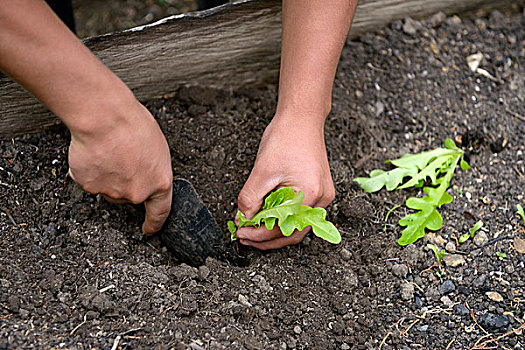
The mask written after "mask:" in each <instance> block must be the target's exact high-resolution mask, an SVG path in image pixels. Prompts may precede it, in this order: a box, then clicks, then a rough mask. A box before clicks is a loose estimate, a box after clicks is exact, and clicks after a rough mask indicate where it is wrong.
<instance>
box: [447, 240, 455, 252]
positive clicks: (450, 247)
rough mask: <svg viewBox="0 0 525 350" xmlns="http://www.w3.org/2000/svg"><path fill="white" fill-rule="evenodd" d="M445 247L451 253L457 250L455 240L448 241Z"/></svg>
mask: <svg viewBox="0 0 525 350" xmlns="http://www.w3.org/2000/svg"><path fill="white" fill-rule="evenodd" d="M445 249H446V250H447V252H449V253H455V252H456V244H455V243H454V242H448V243H447V245H446V246H445Z"/></svg>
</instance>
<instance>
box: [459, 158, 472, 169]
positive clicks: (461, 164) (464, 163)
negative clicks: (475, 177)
mask: <svg viewBox="0 0 525 350" xmlns="http://www.w3.org/2000/svg"><path fill="white" fill-rule="evenodd" d="M459 166H460V167H461V169H462V170H470V165H468V163H467V162H465V160H464V159H463V158H461V162H460V163H459Z"/></svg>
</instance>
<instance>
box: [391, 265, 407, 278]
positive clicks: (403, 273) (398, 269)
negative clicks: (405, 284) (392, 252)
mask: <svg viewBox="0 0 525 350" xmlns="http://www.w3.org/2000/svg"><path fill="white" fill-rule="evenodd" d="M392 273H393V274H394V276H397V277H399V278H406V277H407V274H408V267H407V266H406V265H405V264H395V265H394V266H392Z"/></svg>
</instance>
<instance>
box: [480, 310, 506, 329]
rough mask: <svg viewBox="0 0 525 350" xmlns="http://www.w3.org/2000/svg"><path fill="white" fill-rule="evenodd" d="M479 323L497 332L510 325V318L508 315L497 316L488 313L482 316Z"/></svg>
mask: <svg viewBox="0 0 525 350" xmlns="http://www.w3.org/2000/svg"><path fill="white" fill-rule="evenodd" d="M479 323H480V324H481V325H482V326H483V327H484V328H485V329H489V330H496V329H500V328H503V327H507V326H508V325H509V318H508V317H507V315H502V316H496V315H494V314H492V313H490V312H486V313H484V314H483V316H481V318H480V320H479Z"/></svg>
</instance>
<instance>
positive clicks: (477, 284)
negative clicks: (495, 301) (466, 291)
mask: <svg viewBox="0 0 525 350" xmlns="http://www.w3.org/2000/svg"><path fill="white" fill-rule="evenodd" d="M486 280H487V275H485V274H483V275H481V276H479V277H478V278H476V279H475V280H474V281H473V282H472V286H473V287H474V288H477V289H480V288H481V287H483V285H484V284H485V281H486Z"/></svg>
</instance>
